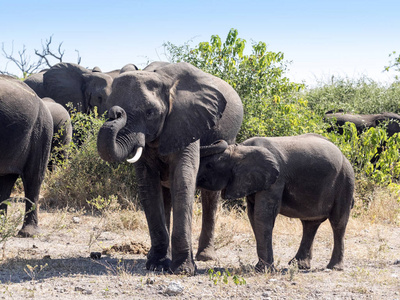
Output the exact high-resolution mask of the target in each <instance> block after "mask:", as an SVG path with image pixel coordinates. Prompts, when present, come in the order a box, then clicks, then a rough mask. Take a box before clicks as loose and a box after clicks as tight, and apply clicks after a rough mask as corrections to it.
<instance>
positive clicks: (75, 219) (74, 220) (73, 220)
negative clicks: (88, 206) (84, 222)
mask: <svg viewBox="0 0 400 300" xmlns="http://www.w3.org/2000/svg"><path fill="white" fill-rule="evenodd" d="M72 222H74V223H75V224H79V223H80V222H81V218H79V217H72Z"/></svg>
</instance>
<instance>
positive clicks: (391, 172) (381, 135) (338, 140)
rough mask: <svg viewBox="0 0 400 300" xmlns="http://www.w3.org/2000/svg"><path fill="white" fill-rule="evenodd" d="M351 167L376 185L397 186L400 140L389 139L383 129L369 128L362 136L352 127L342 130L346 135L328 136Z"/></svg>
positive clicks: (382, 127) (397, 138) (399, 164)
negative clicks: (394, 184)
mask: <svg viewBox="0 0 400 300" xmlns="http://www.w3.org/2000/svg"><path fill="white" fill-rule="evenodd" d="M325 136H326V137H327V138H329V139H330V140H331V141H332V142H333V143H334V144H336V145H337V146H338V147H339V148H340V150H341V151H342V152H343V154H344V155H345V156H346V157H347V158H348V159H349V161H350V162H351V163H352V165H353V168H354V169H355V171H356V173H359V174H365V175H367V176H368V178H370V180H372V181H373V182H375V183H377V184H382V185H389V184H392V183H396V182H397V179H398V178H399V175H400V152H399V149H400V136H399V135H398V134H395V135H393V136H391V137H388V135H387V133H386V130H385V128H384V125H383V126H379V127H376V128H369V129H368V130H365V131H363V132H362V133H361V134H360V135H358V133H357V129H356V127H355V125H354V124H353V123H346V124H345V125H344V126H343V134H342V135H340V134H337V133H335V132H330V133H327V134H325Z"/></svg>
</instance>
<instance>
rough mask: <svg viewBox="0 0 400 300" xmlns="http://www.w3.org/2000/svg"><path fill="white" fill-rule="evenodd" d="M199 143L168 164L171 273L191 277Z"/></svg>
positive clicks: (193, 265)
mask: <svg viewBox="0 0 400 300" xmlns="http://www.w3.org/2000/svg"><path fill="white" fill-rule="evenodd" d="M199 144H200V143H199V141H196V142H193V143H191V144H189V145H188V146H187V147H186V148H185V149H184V150H183V151H181V152H180V153H178V154H175V155H174V157H173V158H172V161H171V162H172V165H171V164H170V170H171V174H170V177H169V178H170V179H171V178H172V180H170V182H171V196H172V212H173V229H172V235H171V248H172V263H171V271H172V272H173V273H174V274H188V275H194V274H195V272H196V264H195V262H194V259H193V251H192V214H193V202H194V194H195V189H196V177H197V172H198V169H199V164H200V145H199ZM171 166H172V168H171Z"/></svg>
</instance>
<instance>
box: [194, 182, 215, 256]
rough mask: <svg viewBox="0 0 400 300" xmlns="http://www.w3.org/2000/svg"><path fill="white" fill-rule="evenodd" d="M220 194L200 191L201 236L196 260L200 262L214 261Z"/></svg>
mask: <svg viewBox="0 0 400 300" xmlns="http://www.w3.org/2000/svg"><path fill="white" fill-rule="evenodd" d="M220 195H221V192H219V191H217V192H213V191H209V190H205V189H201V205H202V209H203V214H202V223H201V234H200V238H199V248H198V250H197V254H196V259H197V260H200V261H207V260H216V258H217V255H216V253H215V248H214V232H215V221H216V215H217V210H218V200H219V197H220Z"/></svg>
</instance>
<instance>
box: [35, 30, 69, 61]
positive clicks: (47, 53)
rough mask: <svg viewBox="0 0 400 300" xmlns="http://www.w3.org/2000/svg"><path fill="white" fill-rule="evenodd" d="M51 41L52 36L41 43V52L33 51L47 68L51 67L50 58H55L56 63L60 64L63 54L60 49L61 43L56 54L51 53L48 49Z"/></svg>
mask: <svg viewBox="0 0 400 300" xmlns="http://www.w3.org/2000/svg"><path fill="white" fill-rule="evenodd" d="M52 41H53V36H50V37H49V39H46V42H45V43H43V41H42V52H39V50H37V49H35V54H36V55H37V56H39V57H40V58H41V59H43V60H44V62H45V64H46V65H47V66H48V67H49V68H50V67H51V66H52V65H53V64H52V63H51V62H50V58H55V59H56V60H57V62H62V61H63V57H64V53H65V50H62V49H61V47H62V44H63V42H61V43H60V44H59V45H58V48H57V53H55V52H53V51H52V50H51V48H50V46H51V43H52Z"/></svg>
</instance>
